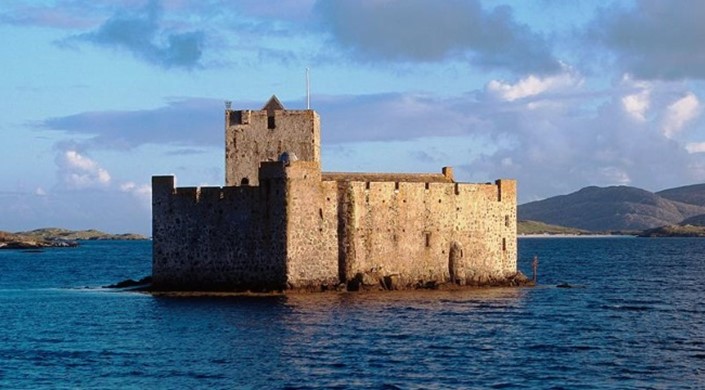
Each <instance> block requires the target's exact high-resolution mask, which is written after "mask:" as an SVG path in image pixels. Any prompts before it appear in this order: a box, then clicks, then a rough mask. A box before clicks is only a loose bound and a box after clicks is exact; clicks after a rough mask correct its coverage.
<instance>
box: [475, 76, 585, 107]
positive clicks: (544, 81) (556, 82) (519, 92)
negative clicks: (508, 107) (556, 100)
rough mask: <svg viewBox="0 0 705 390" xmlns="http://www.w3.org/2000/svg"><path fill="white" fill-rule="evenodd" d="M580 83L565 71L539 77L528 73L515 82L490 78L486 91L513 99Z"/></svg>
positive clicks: (509, 99)
mask: <svg viewBox="0 0 705 390" xmlns="http://www.w3.org/2000/svg"><path fill="white" fill-rule="evenodd" d="M581 83H582V80H581V78H580V77H578V76H577V75H576V74H574V73H572V72H569V71H566V72H563V73H561V74H558V75H555V76H548V77H539V76H536V75H529V76H527V77H525V78H523V79H521V80H519V81H518V82H516V83H515V84H511V83H507V82H504V81H499V80H492V81H490V82H489V83H488V84H487V87H486V89H487V91H488V92H489V93H490V94H491V95H492V96H495V97H497V98H499V99H501V100H505V101H509V102H511V101H514V100H517V99H522V98H525V97H530V96H536V95H540V94H542V93H545V92H551V91H556V90H561V89H566V88H570V87H577V86H579V85H580V84H581Z"/></svg>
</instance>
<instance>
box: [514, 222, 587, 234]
mask: <svg viewBox="0 0 705 390" xmlns="http://www.w3.org/2000/svg"><path fill="white" fill-rule="evenodd" d="M586 233H589V232H587V231H585V230H581V229H575V228H569V227H565V226H556V225H549V224H547V223H543V222H539V221H517V234H520V235H525V234H574V235H580V234H586Z"/></svg>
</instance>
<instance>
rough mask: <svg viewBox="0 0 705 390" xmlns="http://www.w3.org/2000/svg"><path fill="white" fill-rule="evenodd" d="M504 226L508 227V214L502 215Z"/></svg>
mask: <svg viewBox="0 0 705 390" xmlns="http://www.w3.org/2000/svg"><path fill="white" fill-rule="evenodd" d="M504 226H506V227H509V216H508V215H505V216H504Z"/></svg>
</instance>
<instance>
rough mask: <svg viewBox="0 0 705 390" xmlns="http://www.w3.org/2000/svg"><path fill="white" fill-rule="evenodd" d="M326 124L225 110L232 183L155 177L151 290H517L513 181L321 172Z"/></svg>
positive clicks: (296, 114) (266, 111) (447, 173)
mask: <svg viewBox="0 0 705 390" xmlns="http://www.w3.org/2000/svg"><path fill="white" fill-rule="evenodd" d="M320 132H321V129H320V119H319V116H318V114H317V113H316V112H315V111H313V110H287V109H285V108H284V107H283V106H282V104H281V103H280V102H279V100H278V99H277V98H276V97H275V96H273V97H272V98H271V99H270V100H269V102H268V103H267V104H266V105H265V106H264V107H263V108H262V109H261V110H259V111H257V110H232V109H230V107H229V106H228V107H227V108H226V110H225V186H224V187H200V188H197V187H181V188H175V187H174V177H173V176H154V177H153V178H152V194H153V195H152V196H153V199H152V207H153V211H152V212H153V221H152V223H153V233H152V234H153V250H154V252H153V264H152V267H153V268H152V277H153V286H154V288H155V289H163V290H168V289H174V290H226V291H247V290H250V291H284V290H325V289H345V288H347V289H349V290H356V289H360V288H385V289H406V288H418V287H434V286H441V285H512V284H515V280H516V279H517V278H518V275H520V274H518V273H517V244H516V242H517V241H516V181H514V180H504V179H502V180H497V181H496V182H495V183H486V184H470V183H458V182H456V181H455V180H454V178H453V171H452V169H451V168H448V167H446V168H443V170H442V173H440V174H398V173H330V172H321V157H320V153H321V138H320Z"/></svg>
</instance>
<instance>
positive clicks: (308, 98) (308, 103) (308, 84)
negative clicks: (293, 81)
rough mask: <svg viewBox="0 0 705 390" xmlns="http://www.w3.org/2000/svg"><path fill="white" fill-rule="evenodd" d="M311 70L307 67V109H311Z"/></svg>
mask: <svg viewBox="0 0 705 390" xmlns="http://www.w3.org/2000/svg"><path fill="white" fill-rule="evenodd" d="M309 71H310V69H309V68H308V67H306V109H307V110H310V109H311V79H310V76H309Z"/></svg>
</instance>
